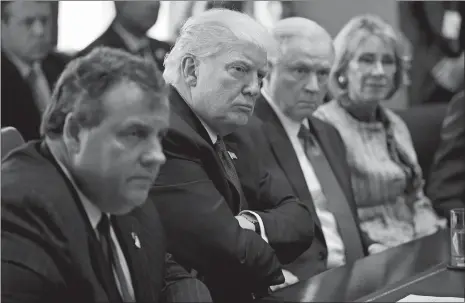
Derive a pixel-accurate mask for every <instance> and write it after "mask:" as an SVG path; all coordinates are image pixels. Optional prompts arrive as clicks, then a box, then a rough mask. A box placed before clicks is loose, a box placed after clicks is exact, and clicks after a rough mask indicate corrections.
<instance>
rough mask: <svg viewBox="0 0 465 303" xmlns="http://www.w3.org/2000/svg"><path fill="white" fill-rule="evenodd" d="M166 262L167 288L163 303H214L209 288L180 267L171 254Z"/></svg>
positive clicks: (164, 290)
mask: <svg viewBox="0 0 465 303" xmlns="http://www.w3.org/2000/svg"><path fill="white" fill-rule="evenodd" d="M165 261H166V274H165V287H164V288H163V291H162V300H161V301H162V302H163V303H174V302H180V303H181V302H206V303H207V302H213V300H212V298H211V296H210V291H209V290H208V288H207V286H206V285H205V284H204V283H203V282H201V281H200V280H198V279H196V278H194V277H193V275H192V274H191V273H189V272H188V271H187V270H186V269H185V268H184V267H182V266H181V265H179V264H178V263H177V262H176V261H175V260H174V259H173V256H172V255H171V254H168V253H167V254H166V260H165Z"/></svg>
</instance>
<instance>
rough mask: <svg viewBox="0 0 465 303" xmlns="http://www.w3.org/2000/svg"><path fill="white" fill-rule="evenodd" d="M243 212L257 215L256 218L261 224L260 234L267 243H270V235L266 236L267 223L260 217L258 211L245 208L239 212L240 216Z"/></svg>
mask: <svg viewBox="0 0 465 303" xmlns="http://www.w3.org/2000/svg"><path fill="white" fill-rule="evenodd" d="M242 214H245V215H252V216H254V217H255V219H257V221H258V224H259V225H260V236H261V237H262V239H263V240H264V241H265V242H266V243H268V237H267V236H266V231H265V225H264V224H263V221H262V218H260V216H259V215H258V214H257V213H255V212H253V211H251V210H243V211H241V212H240V213H239V216H240V215H242Z"/></svg>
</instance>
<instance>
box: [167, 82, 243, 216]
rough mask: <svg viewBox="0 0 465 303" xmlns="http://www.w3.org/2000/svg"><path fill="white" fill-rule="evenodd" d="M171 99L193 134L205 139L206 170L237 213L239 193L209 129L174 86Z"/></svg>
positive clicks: (176, 111)
mask: <svg viewBox="0 0 465 303" xmlns="http://www.w3.org/2000/svg"><path fill="white" fill-rule="evenodd" d="M170 101H171V105H172V112H173V113H174V114H177V115H178V116H179V117H180V118H181V120H183V121H184V122H185V123H187V124H188V125H189V126H190V127H191V129H190V130H191V131H192V134H191V136H192V137H194V136H200V137H201V139H203V140H202V141H203V142H199V143H204V144H202V145H203V146H201V148H204V149H206V150H208V154H207V155H206V156H205V159H206V160H205V161H203V164H204V166H205V170H206V171H207V173H208V175H210V178H211V180H212V182H213V183H214V184H215V186H216V188H217V189H218V191H219V192H220V193H221V194H222V196H223V197H224V199H225V201H226V203H228V205H229V207H230V208H231V210H232V211H233V212H234V213H237V212H238V209H239V203H238V202H237V201H238V200H237V197H238V195H235V192H236V191H235V190H234V191H233V190H232V189H231V187H234V186H232V185H230V184H229V182H228V178H227V177H226V173H225V172H224V169H223V164H222V163H221V161H220V158H219V157H218V154H217V153H216V151H215V148H214V146H213V143H212V142H211V139H210V136H209V135H208V133H207V130H206V129H205V127H204V126H203V125H202V123H201V122H200V120H199V118H198V117H197V116H196V115H195V113H194V112H193V111H192V109H191V108H190V107H189V106H188V105H187V103H186V101H184V99H183V98H182V97H181V95H180V94H179V93H178V91H177V90H176V89H175V88H174V87H171V91H170ZM199 145H200V144H199ZM212 160H213V161H212Z"/></svg>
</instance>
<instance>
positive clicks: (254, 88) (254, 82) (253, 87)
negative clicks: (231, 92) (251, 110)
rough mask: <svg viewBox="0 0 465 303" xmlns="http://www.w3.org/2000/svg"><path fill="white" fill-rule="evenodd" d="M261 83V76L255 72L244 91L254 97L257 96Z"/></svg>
mask: <svg viewBox="0 0 465 303" xmlns="http://www.w3.org/2000/svg"><path fill="white" fill-rule="evenodd" d="M260 83H261V78H260V77H259V76H258V74H253V75H252V76H251V79H250V82H249V84H248V85H247V86H246V87H245V88H244V91H243V93H244V94H249V95H251V96H252V97H257V96H258V94H260Z"/></svg>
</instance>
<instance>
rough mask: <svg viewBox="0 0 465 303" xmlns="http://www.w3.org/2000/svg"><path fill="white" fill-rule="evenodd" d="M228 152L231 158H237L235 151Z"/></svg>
mask: <svg viewBox="0 0 465 303" xmlns="http://www.w3.org/2000/svg"><path fill="white" fill-rule="evenodd" d="M228 154H229V156H230V157H231V159H233V160H237V156H236V154H235V153H233V152H230V151H228Z"/></svg>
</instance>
